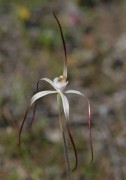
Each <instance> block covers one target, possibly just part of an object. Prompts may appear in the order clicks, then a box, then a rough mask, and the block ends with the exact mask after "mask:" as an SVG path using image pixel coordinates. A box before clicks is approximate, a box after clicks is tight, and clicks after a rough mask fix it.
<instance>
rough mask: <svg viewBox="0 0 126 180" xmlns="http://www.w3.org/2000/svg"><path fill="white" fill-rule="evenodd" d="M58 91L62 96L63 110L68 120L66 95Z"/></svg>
mask: <svg viewBox="0 0 126 180" xmlns="http://www.w3.org/2000/svg"><path fill="white" fill-rule="evenodd" d="M59 93H60V95H61V98H62V103H63V110H64V114H65V117H66V119H67V120H69V102H68V100H67V97H66V96H65V95H64V94H63V93H62V92H61V91H60V92H59Z"/></svg>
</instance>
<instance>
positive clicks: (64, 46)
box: [53, 12, 67, 78]
mask: <svg viewBox="0 0 126 180" xmlns="http://www.w3.org/2000/svg"><path fill="white" fill-rule="evenodd" d="M53 15H54V17H55V19H56V21H57V23H58V26H59V29H60V34H61V38H62V43H63V48H64V53H65V61H64V68H63V75H64V76H65V77H66V78H67V51H66V44H65V40H64V36H63V31H62V27H61V25H60V22H59V20H58V18H57V16H56V14H55V12H53Z"/></svg>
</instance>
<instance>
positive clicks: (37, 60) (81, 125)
mask: <svg viewBox="0 0 126 180" xmlns="http://www.w3.org/2000/svg"><path fill="white" fill-rule="evenodd" d="M52 11H55V13H56V14H57V16H58V18H59V20H60V22H61V24H62V28H63V32H64V36H65V40H66V46H67V53H68V80H69V89H71V88H73V89H77V90H80V91H82V92H84V93H85V94H86V95H87V96H88V98H89V100H90V102H91V114H92V118H91V122H92V136H93V147H94V162H93V164H92V165H91V166H90V164H89V162H90V158H91V153H90V147H89V141H88V124H87V105H86V102H83V101H81V98H80V99H79V98H78V97H75V96H70V97H68V98H69V100H70V122H71V124H70V126H71V131H72V134H73V137H74V140H75V144H76V147H77V152H78V158H79V165H78V169H77V170H76V171H75V172H73V173H72V179H73V180H92V179H93V180H123V179H125V178H126V158H125V157H126V143H125V140H126V120H125V118H126V110H125V106H126V22H125V17H126V1H125V0H64V1H62V0H53V1H48V0H11V1H8V0H0V179H1V180H3V179H5V180H8V179H9V180H40V179H44V180H60V179H64V180H65V179H66V169H65V168H66V167H65V160H64V154H63V147H62V137H61V133H60V126H59V121H58V107H57V103H56V97H55V96H53V95H52V96H48V97H45V98H43V99H42V100H39V103H38V108H37V112H36V118H35V122H34V124H33V128H32V132H31V133H29V123H30V120H31V117H32V109H31V111H30V113H29V116H28V118H27V122H26V123H25V127H24V129H23V134H22V146H21V148H20V149H19V148H18V146H17V142H18V132H19V127H20V125H21V122H22V120H23V116H24V113H25V111H26V108H27V105H28V103H29V100H30V98H31V96H32V95H33V94H34V93H35V91H36V82H37V80H38V79H40V78H41V77H48V78H50V79H53V78H54V77H56V76H59V75H60V74H61V73H62V64H63V60H64V52H63V47H62V42H61V37H60V33H59V29H58V26H57V23H56V21H55V19H54V17H53V14H52ZM49 88H50V87H48V85H47V84H46V83H43V84H42V85H41V90H46V89H49ZM66 134H67V132H66ZM67 140H68V150H69V158H70V164H71V168H72V167H73V165H74V154H73V150H72V146H71V143H70V142H69V138H67Z"/></svg>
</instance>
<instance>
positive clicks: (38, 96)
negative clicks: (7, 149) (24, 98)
mask: <svg viewBox="0 0 126 180" xmlns="http://www.w3.org/2000/svg"><path fill="white" fill-rule="evenodd" d="M53 93H57V91H41V92H38V93H36V94H35V95H34V96H33V97H32V98H31V102H30V105H29V106H28V108H27V111H26V112H25V115H24V119H23V121H22V124H21V127H20V130H19V142H18V145H19V146H20V144H21V132H22V129H23V126H24V123H25V121H26V118H27V115H28V112H29V110H30V107H31V106H32V104H33V103H34V102H36V101H37V100H38V99H39V98H41V97H43V96H46V95H48V94H53ZM33 115H34V114H33Z"/></svg>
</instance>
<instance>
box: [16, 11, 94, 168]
mask: <svg viewBox="0 0 126 180" xmlns="http://www.w3.org/2000/svg"><path fill="white" fill-rule="evenodd" d="M53 15H54V17H55V19H56V21H57V23H58V26H59V29H60V33H61V38H62V43H63V48H64V52H65V61H64V67H63V74H62V75H60V76H58V77H56V78H54V79H53V81H52V80H50V79H48V78H41V79H40V80H39V81H38V83H37V93H36V94H35V95H34V96H33V97H32V98H31V101H30V105H29V107H28V109H27V111H26V113H25V116H24V120H23V122H22V124H21V127H20V131H19V145H20V139H21V132H22V129H23V125H24V122H25V120H26V117H27V114H28V112H29V109H30V107H31V106H32V105H33V104H35V106H34V111H33V117H32V122H33V120H34V116H35V109H36V101H37V100H38V99H40V98H42V97H44V96H46V95H49V94H57V95H58V96H59V97H60V98H61V103H62V108H63V112H64V116H65V119H66V121H65V122H66V124H67V129H68V134H69V137H70V140H71V142H72V145H73V149H74V154H75V159H76V164H75V167H74V169H73V171H74V170H75V169H76V167H77V163H78V159H77V151H76V147H75V144H74V141H73V138H72V135H71V132H70V129H69V102H68V99H67V97H66V95H67V94H77V95H80V96H82V97H83V98H85V99H86V101H87V103H88V127H89V141H90V147H91V154H92V158H91V163H92V161H93V146H92V137H91V125H90V103H89V100H88V98H87V97H86V96H85V95H84V94H82V93H81V92H80V91H77V90H67V91H65V88H66V86H67V84H68V81H67V53H66V45H65V41H64V37H63V32H62V28H61V25H60V23H59V20H58V18H57V17H56V15H55V13H54V12H53ZM41 81H46V82H47V83H49V84H50V85H51V86H52V87H53V88H54V90H46V91H40V92H38V86H39V82H41ZM32 122H31V125H32Z"/></svg>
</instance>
